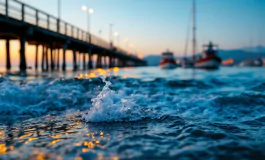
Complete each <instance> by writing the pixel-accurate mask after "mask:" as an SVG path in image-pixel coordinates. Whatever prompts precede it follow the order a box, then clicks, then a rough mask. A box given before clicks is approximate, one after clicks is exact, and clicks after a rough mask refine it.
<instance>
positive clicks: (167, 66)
mask: <svg viewBox="0 0 265 160" xmlns="http://www.w3.org/2000/svg"><path fill="white" fill-rule="evenodd" d="M159 67H160V68H161V69H174V68H177V65H176V64H175V63H162V64H160V65H159Z"/></svg>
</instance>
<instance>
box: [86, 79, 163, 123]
mask: <svg viewBox="0 0 265 160" xmlns="http://www.w3.org/2000/svg"><path fill="white" fill-rule="evenodd" d="M102 80H103V82H104V83H105V86H104V87H103V89H102V91H101V92H100V93H99V94H98V95H97V96H96V97H95V98H93V99H92V100H91V101H92V107H91V108H90V110H89V111H88V113H87V114H84V115H83V116H82V119H83V120H85V121H86V122H122V121H138V120H141V119H144V118H151V119H153V118H158V117H159V116H158V114H157V113H156V112H155V111H154V110H153V109H151V108H148V107H145V106H140V105H138V104H137V102H145V100H146V98H147V97H146V96H144V95H139V94H137V95H133V94H132V95H129V96H126V95H125V94H124V93H123V92H115V91H113V90H111V89H110V88H109V86H110V85H111V82H109V81H106V80H105V78H103V77H102ZM141 104H142V103H141Z"/></svg>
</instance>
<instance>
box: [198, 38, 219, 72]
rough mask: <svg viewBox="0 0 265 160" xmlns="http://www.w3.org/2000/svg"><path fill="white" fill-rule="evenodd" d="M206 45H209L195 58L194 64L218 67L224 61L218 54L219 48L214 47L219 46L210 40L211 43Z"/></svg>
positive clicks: (200, 66)
mask: <svg viewBox="0 0 265 160" xmlns="http://www.w3.org/2000/svg"><path fill="white" fill-rule="evenodd" d="M204 47H207V49H206V50H204V52H203V53H202V54H201V55H200V56H199V58H198V59H197V60H195V64H194V66H195V67H196V68H203V69H218V68H219V66H220V65H221V63H222V60H221V58H220V57H218V56H217V49H215V48H214V47H216V48H217V47H218V46H217V45H213V44H212V43H211V42H210V43H209V45H204Z"/></svg>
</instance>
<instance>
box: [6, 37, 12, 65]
mask: <svg viewBox="0 0 265 160" xmlns="http://www.w3.org/2000/svg"><path fill="white" fill-rule="evenodd" d="M6 69H7V70H10V69H11V62H10V40H9V39H6Z"/></svg>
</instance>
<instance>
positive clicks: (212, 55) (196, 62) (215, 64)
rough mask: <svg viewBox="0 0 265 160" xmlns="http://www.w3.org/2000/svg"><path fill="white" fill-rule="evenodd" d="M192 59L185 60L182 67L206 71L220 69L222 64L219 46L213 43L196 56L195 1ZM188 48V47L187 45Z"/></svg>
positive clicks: (194, 5)
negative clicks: (218, 53) (218, 52)
mask: <svg viewBox="0 0 265 160" xmlns="http://www.w3.org/2000/svg"><path fill="white" fill-rule="evenodd" d="M192 8H193V9H192V23H193V27H192V59H191V60H188V59H187V58H186V54H185V58H184V60H183V63H182V66H183V67H184V68H190V67H194V68H204V69H218V68H219V66H220V65H221V63H222V60H221V58H220V57H218V56H217V49H218V46H217V45H213V43H212V42H210V43H209V45H203V47H204V48H205V47H207V48H206V49H204V51H203V52H202V53H201V54H199V55H196V57H195V54H196V4H195V0H193V7H192ZM186 46H187V45H186Z"/></svg>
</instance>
